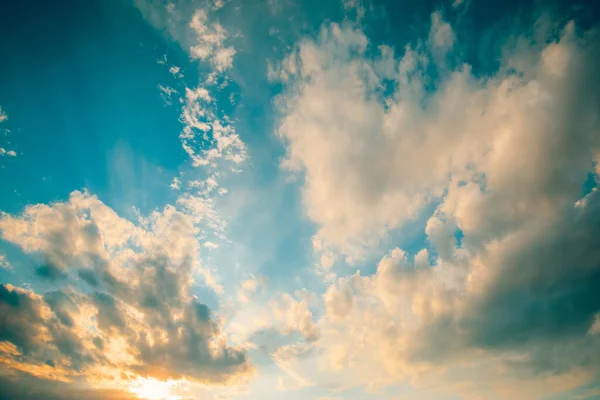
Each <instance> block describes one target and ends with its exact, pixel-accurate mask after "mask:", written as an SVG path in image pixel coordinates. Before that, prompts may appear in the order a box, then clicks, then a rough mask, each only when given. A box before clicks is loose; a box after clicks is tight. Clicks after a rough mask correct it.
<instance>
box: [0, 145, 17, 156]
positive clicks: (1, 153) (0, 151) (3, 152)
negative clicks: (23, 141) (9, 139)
mask: <svg viewBox="0 0 600 400" xmlns="http://www.w3.org/2000/svg"><path fill="white" fill-rule="evenodd" d="M0 156H10V157H16V156H17V153H16V152H15V151H14V150H6V149H5V148H3V147H0Z"/></svg>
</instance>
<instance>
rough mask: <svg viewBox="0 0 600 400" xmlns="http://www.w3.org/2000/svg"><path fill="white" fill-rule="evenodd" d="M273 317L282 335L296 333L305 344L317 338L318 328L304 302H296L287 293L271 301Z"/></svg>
mask: <svg viewBox="0 0 600 400" xmlns="http://www.w3.org/2000/svg"><path fill="white" fill-rule="evenodd" d="M273 315H274V318H275V321H276V323H277V324H278V325H280V327H281V330H282V332H283V333H284V334H290V333H293V332H298V333H300V335H302V338H303V339H304V340H306V341H307V342H312V341H315V340H317V339H318V338H319V328H318V327H317V326H316V325H315V323H314V322H313V315H312V312H311V311H310V310H309V308H308V303H307V302H306V300H304V299H302V300H299V301H297V300H295V299H294V298H293V297H292V296H290V295H289V294H287V293H286V294H282V295H281V296H279V297H278V298H276V299H274V300H273Z"/></svg>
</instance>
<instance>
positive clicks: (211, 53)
mask: <svg viewBox="0 0 600 400" xmlns="http://www.w3.org/2000/svg"><path fill="white" fill-rule="evenodd" d="M190 28H192V29H193V30H194V32H195V33H196V35H197V43H196V44H195V45H193V46H192V47H190V54H191V55H192V57H193V58H199V59H201V60H204V61H209V62H210V63H212V64H213V66H214V67H215V70H216V71H217V72H222V71H224V70H226V69H229V68H231V65H232V63H233V56H234V55H235V50H234V49H233V47H227V46H226V45H225V42H226V41H227V39H228V35H229V34H228V32H227V30H225V28H223V26H221V24H219V23H216V22H214V23H209V22H208V13H207V12H206V11H205V10H202V9H198V10H196V11H195V12H194V15H193V16H192V20H191V21H190Z"/></svg>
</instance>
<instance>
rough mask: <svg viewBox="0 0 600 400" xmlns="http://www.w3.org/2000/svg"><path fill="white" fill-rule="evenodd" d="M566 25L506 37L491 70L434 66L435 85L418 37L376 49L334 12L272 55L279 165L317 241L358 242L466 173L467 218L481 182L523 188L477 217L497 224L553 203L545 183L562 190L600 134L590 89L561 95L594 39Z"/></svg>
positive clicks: (577, 79) (498, 191) (377, 234)
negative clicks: (299, 179) (298, 190)
mask: <svg viewBox="0 0 600 400" xmlns="http://www.w3.org/2000/svg"><path fill="white" fill-rule="evenodd" d="M432 20H433V24H432V29H434V28H435V32H438V31H439V29H442V28H440V26H441V25H443V24H442V22H441V20H440V19H439V17H435V16H434V17H432ZM436 24H437V25H440V24H441V25H440V26H438V27H437V28H436ZM442 30H443V31H445V32H451V29H450V31H448V30H446V29H442ZM572 30H573V28H572V26H571V25H568V26H566V27H565V32H564V34H563V36H562V39H561V40H559V41H557V42H552V43H549V44H548V45H544V43H538V44H534V45H532V46H530V47H528V48H527V47H521V48H518V49H517V48H513V49H510V48H508V47H507V48H506V52H507V56H506V57H505V59H504V60H503V66H502V68H501V70H499V71H498V72H497V74H496V75H494V76H489V77H484V78H475V77H474V76H473V75H472V73H471V68H470V67H469V66H468V65H459V66H458V67H457V68H456V69H455V70H452V71H446V67H445V66H440V70H439V73H440V74H441V81H440V82H439V83H438V84H437V85H436V86H437V90H436V91H435V92H433V93H429V92H427V91H426V90H425V87H424V84H425V80H426V78H424V76H425V74H426V71H427V70H429V69H430V68H432V67H431V64H432V63H433V66H434V67H435V65H436V64H435V62H434V61H432V60H431V58H430V56H429V54H430V52H429V51H427V49H421V50H415V49H413V48H412V47H411V46H407V47H406V51H405V53H404V55H403V56H401V57H400V58H396V57H395V56H394V54H393V52H390V51H388V50H386V49H385V47H383V48H382V47H380V48H379V52H377V50H376V49H372V51H373V52H375V58H372V57H371V56H367V55H366V49H368V48H369V47H368V46H369V45H368V40H367V38H366V37H365V36H364V35H363V34H362V32H360V31H357V30H355V29H353V28H351V27H349V26H344V27H340V26H338V25H336V24H332V25H330V26H329V27H326V28H324V29H323V30H322V32H321V34H320V35H319V38H318V39H317V40H316V41H312V40H304V41H302V42H301V43H300V44H299V45H298V46H297V47H296V49H295V50H294V51H293V52H292V53H291V54H290V56H289V57H287V58H286V59H285V60H284V61H283V62H282V63H281V64H280V65H279V68H280V69H279V71H280V74H279V75H282V74H283V76H285V77H286V79H288V83H287V85H286V87H287V88H288V89H287V91H286V92H285V93H284V94H283V95H282V96H281V97H280V98H279V100H278V104H279V107H280V112H281V119H280V124H279V128H278V130H277V134H278V135H279V136H280V137H281V139H282V140H283V142H284V144H285V146H286V154H287V155H286V158H285V160H284V161H283V163H282V166H283V167H284V168H286V169H288V170H290V171H292V172H294V173H299V174H302V175H303V177H304V181H303V186H302V196H303V200H304V204H305V207H306V211H307V214H308V216H309V218H310V219H311V220H312V221H314V222H315V223H316V224H317V225H318V226H319V232H318V233H317V239H318V240H317V241H316V242H315V243H319V247H320V248H321V249H322V250H326V249H327V248H329V247H330V246H334V247H335V248H337V249H338V250H341V251H342V253H345V254H347V255H360V253H361V250H364V249H366V248H370V247H373V244H374V243H377V239H378V238H381V237H383V236H385V234H386V233H387V232H389V231H390V230H392V229H396V228H398V227H400V226H401V225H402V224H403V223H404V222H405V221H407V220H409V219H412V218H415V217H416V216H417V215H418V213H419V212H420V210H422V209H423V207H424V206H425V205H427V204H430V203H432V202H434V201H439V199H442V198H443V196H444V193H445V192H446V191H447V190H448V188H450V187H453V186H455V185H458V184H459V183H461V182H466V183H467V185H465V186H464V187H461V188H458V189H457V191H460V192H461V193H464V194H465V197H463V201H467V197H466V194H467V192H468V193H470V194H472V197H471V198H470V199H469V201H471V202H472V204H470V205H467V204H464V203H461V204H456V207H461V208H460V209H456V214H457V217H458V218H459V219H462V220H461V221H460V222H461V223H462V225H463V226H464V227H465V229H467V230H468V229H471V226H470V224H476V223H477V221H474V220H470V221H469V218H473V217H474V216H475V215H478V213H471V212H467V211H470V208H468V207H479V206H480V204H479V203H477V202H478V201H479V198H481V197H482V195H481V190H479V189H478V187H483V186H485V185H487V187H489V188H492V186H493V187H494V190H493V191H491V195H490V196H489V198H490V199H491V198H494V199H496V200H493V201H497V202H498V205H501V204H505V205H506V207H511V206H510V204H512V203H511V202H510V201H509V200H508V199H507V198H506V196H510V195H512V194H514V195H515V196H519V195H523V196H526V197H527V200H528V202H527V203H525V204H524V207H529V208H527V209H522V210H508V209H505V210H503V211H502V212H498V213H497V216H498V219H496V220H493V221H492V220H491V219H484V220H486V221H487V223H488V224H489V225H494V226H496V228H495V229H502V228H501V227H503V226H507V224H509V223H510V222H509V221H515V223H518V221H519V218H518V217H517V216H516V215H515V218H514V219H513V218H505V217H504V215H503V214H505V213H519V215H520V216H524V215H525V214H527V213H529V212H534V213H536V214H539V213H541V212H544V210H546V211H548V212H550V211H549V208H551V207H552V205H550V204H547V205H548V207H549V208H545V206H546V202H545V200H544V199H546V196H548V197H547V201H549V202H561V203H562V204H565V202H566V201H570V200H569V199H570V198H571V197H572V195H573V193H574V192H575V191H578V190H579V183H578V182H579V181H580V180H581V179H582V177H584V176H585V174H586V173H587V172H588V171H589V170H590V169H591V168H590V164H591V153H592V151H593V149H594V148H597V146H598V140H597V137H598V136H597V135H595V132H597V131H596V129H597V127H595V126H593V125H590V124H593V123H592V122H590V123H588V122H582V121H584V120H585V121H593V115H594V113H595V110H594V108H593V106H592V105H595V104H597V101H598V99H597V92H596V91H595V90H586V91H585V93H586V94H585V96H584V97H585V99H577V103H578V104H581V105H582V108H580V109H574V108H573V107H570V106H569V104H572V103H571V99H574V98H575V97H574V96H576V94H575V93H576V89H575V88H576V87H581V85H583V84H584V83H583V82H586V84H591V85H596V81H595V80H594V78H593V75H592V74H591V68H592V67H591V66H592V65H594V63H595V62H596V60H595V59H594V57H593V55H592V54H593V51H592V49H593V48H594V46H596V43H595V41H596V40H597V39H596V38H595V33H594V32H589V33H587V34H586V36H585V37H581V38H578V37H575V36H574V33H573V32H572ZM436 34H437V33H436ZM434 36H435V35H434ZM596 36H597V35H596ZM443 43H446V44H449V42H443ZM431 51H433V50H431ZM369 54H371V53H370V52H369ZM551 59H555V60H554V61H551ZM526 60H531V61H527V62H526ZM536 60H539V61H536ZM390 65H391V67H390ZM515 69H516V70H517V71H519V72H518V73H514V71H515ZM584 77H585V78H584ZM585 79H588V80H587V81H585ZM384 80H392V81H393V82H394V84H393V87H395V90H394V92H393V94H391V95H387V96H383V94H382V93H381V92H380V90H381V87H382V86H381V85H382V82H383V81H384ZM284 83H285V82H284ZM382 96H383V97H382ZM581 118H583V119H581ZM590 118H591V119H590ZM567 126H572V127H573V133H571V130H569V129H567ZM526 132H530V133H527V134H526ZM563 146H566V148H569V149H570V151H568V152H566V151H563V149H564V148H565V147H563ZM553 157H556V159H557V160H560V161H559V162H558V164H555V165H563V166H567V165H569V166H570V168H569V169H562V170H560V171H559V170H558V167H553V166H552V164H551V163H550V160H551V159H552V158H553ZM517 171H531V172H526V173H517ZM533 171H536V172H537V171H542V172H541V174H542V175H534V173H533ZM555 174H558V175H555ZM513 177H516V178H517V179H513ZM574 177H577V178H574ZM561 185H564V186H565V187H564V188H561V187H560V186H561ZM567 186H568V187H567ZM554 189H556V193H551V191H553V190H554ZM563 189H564V190H563ZM567 193H568V194H569V196H570V197H569V196H566V194H567ZM501 197H505V198H503V199H501ZM534 197H537V199H538V200H539V201H540V202H538V203H536V202H535V201H534ZM490 201H492V200H490ZM533 207H535V210H534V209H533ZM489 210H492V209H491V208H490V209H489ZM501 215H502V216H501ZM490 217H492V216H491V215H490ZM449 223H451V221H449Z"/></svg>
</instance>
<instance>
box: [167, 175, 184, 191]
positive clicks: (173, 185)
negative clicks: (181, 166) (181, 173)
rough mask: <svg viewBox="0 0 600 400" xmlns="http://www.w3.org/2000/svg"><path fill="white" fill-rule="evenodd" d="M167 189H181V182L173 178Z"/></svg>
mask: <svg viewBox="0 0 600 400" xmlns="http://www.w3.org/2000/svg"><path fill="white" fill-rule="evenodd" d="M169 187H170V188H171V189H173V190H179V189H181V181H180V180H179V178H177V177H175V178H173V181H172V182H171V184H170V185H169Z"/></svg>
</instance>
